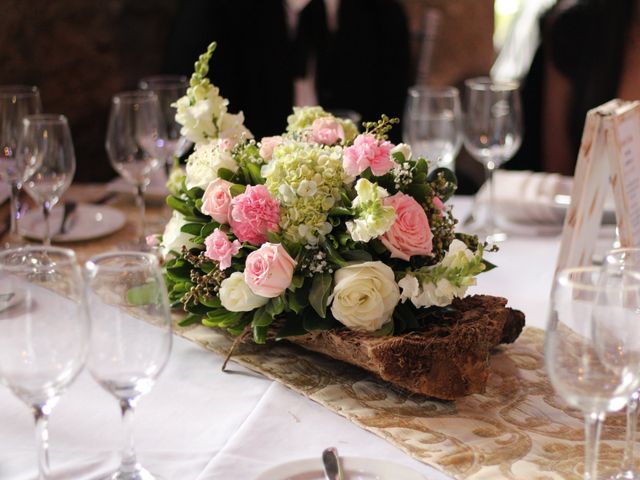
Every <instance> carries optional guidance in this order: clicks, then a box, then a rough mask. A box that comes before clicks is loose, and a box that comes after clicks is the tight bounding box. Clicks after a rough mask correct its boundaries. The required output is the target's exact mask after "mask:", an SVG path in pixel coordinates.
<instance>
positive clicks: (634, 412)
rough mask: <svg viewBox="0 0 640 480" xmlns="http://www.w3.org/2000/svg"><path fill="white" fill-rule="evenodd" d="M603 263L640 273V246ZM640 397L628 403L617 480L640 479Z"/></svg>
mask: <svg viewBox="0 0 640 480" xmlns="http://www.w3.org/2000/svg"><path fill="white" fill-rule="evenodd" d="M603 263H604V265H605V266H606V267H609V268H610V267H617V268H621V269H625V270H627V271H635V272H638V273H640V248H618V249H615V250H611V251H609V252H608V253H607V254H606V255H605V257H604V262H603ZM639 321H640V316H639ZM639 399H640V391H638V390H636V391H635V392H634V393H633V394H632V395H631V398H630V399H629V401H628V403H627V430H626V438H625V450H624V458H623V460H622V469H621V471H620V472H618V473H617V474H616V475H614V476H613V477H612V478H613V479H615V480H634V479H640V473H639V472H637V471H636V468H635V463H634V460H635V445H636V431H637V425H638V403H639V402H638V401H639Z"/></svg>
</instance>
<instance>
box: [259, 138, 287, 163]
mask: <svg viewBox="0 0 640 480" xmlns="http://www.w3.org/2000/svg"><path fill="white" fill-rule="evenodd" d="M281 143H282V137H281V136H280V135H276V136H275V137H264V138H263V139H262V140H260V156H261V157H262V158H264V159H265V160H266V161H267V162H268V161H270V160H271V157H272V156H273V150H274V149H275V148H276V147H277V146H278V145H280V144H281Z"/></svg>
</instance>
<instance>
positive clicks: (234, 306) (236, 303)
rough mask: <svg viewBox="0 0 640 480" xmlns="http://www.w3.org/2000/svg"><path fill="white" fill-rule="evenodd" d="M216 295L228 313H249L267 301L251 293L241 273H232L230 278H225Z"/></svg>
mask: <svg viewBox="0 0 640 480" xmlns="http://www.w3.org/2000/svg"><path fill="white" fill-rule="evenodd" d="M218 295H219V296H220V303H222V306H223V307H224V308H226V309H227V310H229V311H230V312H250V311H251V310H255V309H256V308H259V307H262V306H263V305H265V304H266V303H267V302H268V301H269V299H268V298H265V297H261V296H260V295H256V294H255V293H253V292H252V291H251V289H250V288H249V286H248V285H247V283H246V282H245V280H244V274H243V273H242V272H233V273H232V274H231V276H230V277H228V278H225V279H224V280H223V281H222V284H221V285H220V290H219V292H218Z"/></svg>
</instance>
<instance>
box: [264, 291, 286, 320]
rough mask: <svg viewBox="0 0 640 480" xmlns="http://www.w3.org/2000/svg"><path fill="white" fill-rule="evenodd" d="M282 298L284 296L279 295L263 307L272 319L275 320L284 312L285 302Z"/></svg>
mask: <svg viewBox="0 0 640 480" xmlns="http://www.w3.org/2000/svg"><path fill="white" fill-rule="evenodd" d="M283 296H284V295H280V296H278V297H275V298H272V299H271V301H270V302H269V303H267V304H266V305H265V309H266V311H267V313H268V314H269V315H271V317H272V318H275V317H276V316H277V315H280V314H281V313H282V312H283V311H284V307H285V302H284V298H283Z"/></svg>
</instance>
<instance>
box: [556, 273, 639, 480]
mask: <svg viewBox="0 0 640 480" xmlns="http://www.w3.org/2000/svg"><path fill="white" fill-rule="evenodd" d="M638 308H640V276H639V275H638V273H637V272H634V271H628V270H625V269H622V268H619V267H618V266H615V265H612V266H607V267H603V268H599V267H583V268H573V269H567V270H562V271H560V272H559V273H558V275H557V276H556V280H555V283H554V287H553V291H552V294H551V309H550V314H549V319H548V323H547V329H546V335H545V355H544V357H545V363H546V369H547V373H548V375H549V378H550V380H551V384H552V385H553V387H554V389H555V390H556V392H557V393H558V394H559V395H560V396H561V397H562V398H563V399H564V400H565V401H566V402H567V403H569V405H571V406H572V407H575V408H578V409H580V410H581V411H582V412H583V413H584V417H585V464H584V479H585V480H595V479H596V473H597V458H598V442H599V436H600V430H601V425H602V421H603V420H604V418H605V415H606V413H607V412H611V411H616V410H620V409H621V408H623V407H624V406H625V405H626V403H627V401H628V399H629V398H630V397H631V395H632V394H633V392H635V391H636V390H637V388H638V385H639V384H640V377H639V375H640V361H639V360H640V317H639V316H638Z"/></svg>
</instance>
